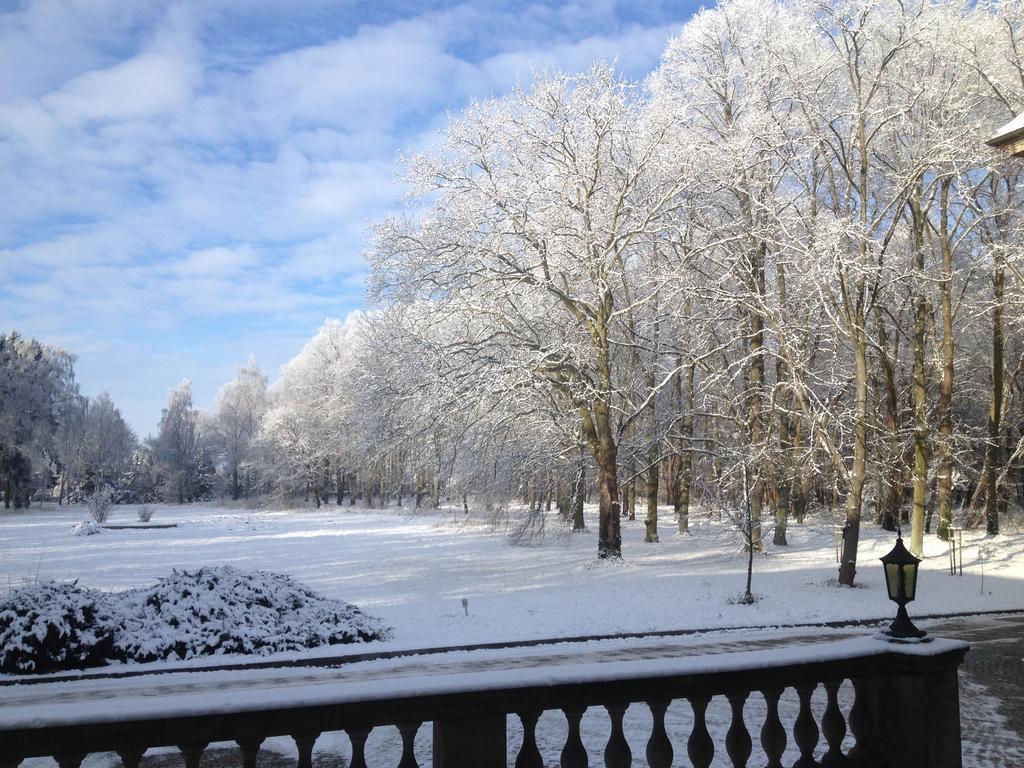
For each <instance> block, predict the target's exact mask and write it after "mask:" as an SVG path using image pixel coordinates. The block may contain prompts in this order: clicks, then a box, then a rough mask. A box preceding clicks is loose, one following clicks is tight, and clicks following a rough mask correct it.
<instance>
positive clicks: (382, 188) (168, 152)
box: [0, 0, 669, 429]
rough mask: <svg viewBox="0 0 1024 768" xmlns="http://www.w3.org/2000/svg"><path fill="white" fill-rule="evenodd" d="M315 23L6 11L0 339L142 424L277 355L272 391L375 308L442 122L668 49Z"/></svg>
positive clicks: (570, 30) (482, 21)
mask: <svg viewBox="0 0 1024 768" xmlns="http://www.w3.org/2000/svg"><path fill="white" fill-rule="evenodd" d="M260 1H261V2H262V0H260ZM319 2H320V0H315V1H314V0H306V1H305V2H302V3H298V4H295V5H293V4H287V3H271V2H269V0H268V1H267V3H266V4H264V5H250V4H243V5H237V4H236V3H234V2H232V1H231V0H211V2H210V3H208V4H202V5H199V4H188V3H180V4H179V3H173V2H161V3H154V2H150V0H34V1H30V2H28V3H27V4H26V7H25V8H24V9H20V10H18V11H11V12H0V71H3V72H8V73H9V72H13V71H16V70H15V68H14V67H15V64H17V71H19V72H24V73H26V74H25V76H24V77H23V78H20V80H19V82H13V81H14V80H15V78H12V77H8V78H6V80H7V82H0V167H2V168H3V171H4V179H5V184H4V185H3V187H0V243H2V244H4V246H5V247H3V248H2V249H0V269H2V270H3V272H4V274H5V278H6V280H5V282H4V283H2V284H0V327H5V328H6V327H15V328H18V329H19V330H21V331H23V332H26V333H29V334H36V335H38V336H39V337H40V338H42V339H44V340H46V341H52V342H54V343H60V344H64V345H66V346H67V347H68V348H69V349H70V350H72V351H75V352H78V353H79V354H80V362H79V371H80V377H79V378H80V380H81V381H83V382H85V381H86V380H87V379H89V380H91V381H93V382H96V383H95V385H89V386H87V389H90V387H91V391H93V392H95V391H98V390H99V389H109V390H110V391H111V393H112V395H113V396H114V399H115V402H117V403H118V404H119V405H120V406H121V407H122V408H123V409H124V410H125V412H126V413H128V414H130V418H131V419H132V423H133V424H136V426H138V425H140V424H142V423H143V421H142V419H141V416H140V414H142V413H143V411H147V412H148V413H149V414H150V418H149V420H148V421H149V424H155V419H156V418H157V417H158V415H159V408H160V406H161V405H162V403H163V400H164V398H165V395H166V391H167V389H168V388H169V387H171V386H173V385H174V384H175V383H176V382H178V381H180V380H181V378H182V377H184V376H188V377H190V378H192V379H194V380H195V382H196V388H197V401H199V400H201V399H202V392H205V391H206V389H208V390H209V397H210V399H211V401H212V397H213V393H215V392H216V388H217V386H219V384H220V383H223V381H224V380H226V379H227V378H230V376H231V375H232V372H233V368H234V366H235V365H236V364H241V363H243V362H244V361H245V360H246V359H247V358H248V356H249V355H250V354H252V353H254V352H255V353H256V354H257V356H258V358H259V359H261V361H263V360H264V358H263V357H262V350H264V349H271V348H272V349H275V350H279V352H280V354H277V353H275V354H276V355H277V356H276V358H274V359H268V360H267V361H266V362H267V364H268V366H271V367H268V370H271V371H273V370H274V368H273V367H272V366H273V365H274V364H280V363H281V362H284V361H285V360H287V359H288V358H289V357H290V356H291V355H293V354H294V352H295V351H296V350H297V349H298V347H299V346H301V342H302V341H303V340H304V337H305V336H308V335H309V334H312V333H313V332H315V330H316V328H317V327H318V326H319V324H320V322H322V320H323V318H324V317H325V316H328V315H344V314H345V313H346V312H347V311H348V310H349V309H352V308H353V307H355V306H357V305H358V304H359V303H360V302H361V295H362V290H363V282H364V280H365V273H364V267H363V264H362V262H361V260H360V257H359V254H360V252H361V250H362V249H363V247H364V245H365V242H366V235H367V229H368V226H369V224H371V223H372V222H374V221H376V220H379V219H380V218H381V217H382V216H383V215H384V214H385V213H386V212H388V211H389V210H390V209H392V208H393V207H394V206H395V205H396V204H397V203H398V201H399V199H400V197H401V195H402V193H403V189H402V187H401V185H400V184H399V183H398V182H397V181H396V168H395V159H396V156H397V154H398V152H399V150H402V149H405V150H415V149H417V148H419V147H421V146H422V145H423V144H424V143H427V142H431V141H433V140H435V138H436V136H437V135H438V131H439V130H440V129H441V128H443V126H444V124H445V122H446V117H445V115H446V110H451V111H453V112H456V113H457V112H458V111H459V110H461V109H462V108H464V107H465V106H466V105H467V104H468V103H469V102H470V101H471V100H472V99H475V98H487V97H490V96H493V95H500V94H501V93H502V92H504V91H505V90H507V88H508V87H509V86H510V85H511V84H512V83H514V82H515V81H517V80H521V81H523V82H528V81H529V78H530V73H531V71H532V70H534V69H542V68H544V67H552V68H559V69H565V70H570V71H571V70H575V69H580V68H583V67H585V66H586V65H588V64H589V63H590V62H591V61H592V60H594V59H598V58H601V59H606V60H610V59H613V58H616V57H617V58H618V60H619V61H620V63H621V65H622V68H623V69H624V70H625V71H627V72H629V73H631V74H636V73H640V74H642V73H643V71H645V70H646V69H647V68H649V67H651V66H653V65H654V64H655V63H656V62H657V58H658V55H659V54H660V52H661V49H662V47H663V45H664V39H665V37H666V36H667V33H668V31H669V30H668V29H667V28H665V27H662V26H639V25H636V24H634V23H624V22H620V21H619V20H618V19H617V17H616V13H617V10H616V9H617V6H616V4H615V3H614V2H612V1H611V0H595V2H577V3H565V4H557V5H544V4H531V5H522V4H512V3H501V2H498V3H481V4H478V3H465V4H462V5H452V6H449V7H445V8H441V9H440V10H429V11H424V12H421V13H416V12H415V11H414V10H410V9H412V8H414V7H415V3H413V4H409V5H405V6H397V5H396V6H385V5H382V6H380V7H379V8H378V7H375V8H373V9H372V12H373V13H374V14H375V16H374V18H373V19H372V20H367V19H361V18H359V17H358V16H357V15H356V13H357V10H356V6H352V7H348V6H338V5H337V4H333V3H326V4H324V5H323V6H321V5H320V4H319ZM359 10H363V9H359ZM271 11H273V13H271ZM289 13H294V14H295V16H294V18H292V17H289V16H288V14H289ZM324 14H330V17H329V18H328V17H327V16H325V15H324ZM321 17H322V18H324V20H325V28H326V27H329V28H330V32H329V33H328V32H325V31H324V30H321V29H320V28H318V27H316V26H315V22H316V20H317V19H318V18H321ZM290 21H292V22H294V23H290ZM327 21H329V22H330V23H329V24H327V23H326V22H327ZM260 23H263V26H257V25H258V24H260ZM286 347H287V349H285V348H286ZM125 350H130V351H127V352H126V351H125ZM213 350H216V351H213ZM204 366H205V367H209V368H210V370H211V371H215V372H216V376H219V377H221V378H219V379H218V380H216V381H213V380H210V381H208V380H207V379H208V378H209V377H208V376H207V375H206V374H205V373H204V371H202V370H197V368H202V367H204ZM143 373H144V375H143ZM207 385H208V386H207ZM204 387H205V389H204ZM149 428H151V427H148V426H147V427H146V429H149Z"/></svg>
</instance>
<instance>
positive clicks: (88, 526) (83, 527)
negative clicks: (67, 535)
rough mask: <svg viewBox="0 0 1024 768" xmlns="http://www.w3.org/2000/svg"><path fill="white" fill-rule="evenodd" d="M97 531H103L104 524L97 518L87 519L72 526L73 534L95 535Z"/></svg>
mask: <svg viewBox="0 0 1024 768" xmlns="http://www.w3.org/2000/svg"><path fill="white" fill-rule="evenodd" d="M97 533H103V526H102V525H100V524H99V523H97V522H96V521H95V520H86V521H85V522H82V523H77V524H76V525H73V526H71V535H72V536H94V535H95V534H97Z"/></svg>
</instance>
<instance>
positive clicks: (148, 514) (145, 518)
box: [135, 504, 153, 523]
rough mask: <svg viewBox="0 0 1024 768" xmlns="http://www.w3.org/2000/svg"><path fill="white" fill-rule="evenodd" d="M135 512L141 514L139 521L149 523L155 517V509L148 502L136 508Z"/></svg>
mask: <svg viewBox="0 0 1024 768" xmlns="http://www.w3.org/2000/svg"><path fill="white" fill-rule="evenodd" d="M135 514H137V515H138V516H139V521H140V522H143V523H148V522H149V521H150V520H151V519H152V518H153V510H152V509H151V508H150V506H149V505H148V504H143V505H142V506H141V507H139V508H138V509H137V510H135Z"/></svg>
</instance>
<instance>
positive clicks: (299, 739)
mask: <svg viewBox="0 0 1024 768" xmlns="http://www.w3.org/2000/svg"><path fill="white" fill-rule="evenodd" d="M319 736H320V731H300V732H299V733H293V734H292V741H294V742H295V747H296V748H297V749H298V750H299V759H298V761H297V762H296V763H295V768H313V746H314V745H315V744H316V740H317V738H319Z"/></svg>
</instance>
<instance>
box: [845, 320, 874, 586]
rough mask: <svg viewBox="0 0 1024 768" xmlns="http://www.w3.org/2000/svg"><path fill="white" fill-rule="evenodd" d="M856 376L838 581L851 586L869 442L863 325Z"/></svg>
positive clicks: (857, 338)
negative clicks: (850, 457) (848, 477)
mask: <svg viewBox="0 0 1024 768" xmlns="http://www.w3.org/2000/svg"><path fill="white" fill-rule="evenodd" d="M853 344H854V358H855V364H856V377H855V383H854V392H855V395H854V402H855V415H854V425H853V434H854V443H853V465H852V466H851V468H850V487H849V489H848V491H847V494H846V523H845V524H844V525H843V554H842V562H841V563H840V564H839V583H840V584H842V585H844V586H847V587H852V586H853V583H854V579H855V578H856V575H857V548H858V544H859V543H860V513H861V504H862V502H863V493H864V480H865V477H866V470H867V443H868V434H867V431H868V430H867V426H868V359H867V340H866V339H865V338H864V324H863V323H859V324H857V325H855V327H854V330H853Z"/></svg>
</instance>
